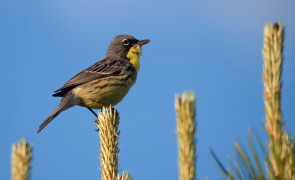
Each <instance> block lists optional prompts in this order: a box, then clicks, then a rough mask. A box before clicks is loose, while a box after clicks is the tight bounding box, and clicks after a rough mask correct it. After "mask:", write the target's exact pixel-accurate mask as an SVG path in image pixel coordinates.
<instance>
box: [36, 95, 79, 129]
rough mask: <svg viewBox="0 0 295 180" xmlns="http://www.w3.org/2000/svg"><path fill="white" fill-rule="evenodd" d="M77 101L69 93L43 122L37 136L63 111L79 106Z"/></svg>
mask: <svg viewBox="0 0 295 180" xmlns="http://www.w3.org/2000/svg"><path fill="white" fill-rule="evenodd" d="M77 104H78V103H77V100H76V98H75V96H74V95H73V94H72V92H71V91H70V92H68V93H67V94H66V95H65V96H64V97H63V98H62V99H61V101H60V104H59V105H58V106H57V107H56V108H55V109H54V111H53V112H52V113H51V114H50V115H49V116H48V117H47V118H46V119H45V120H44V121H43V122H42V124H41V125H40V126H39V129H38V131H37V134H38V133H40V132H41V131H42V130H43V129H44V128H45V127H46V126H47V125H48V124H49V123H50V122H51V121H52V120H53V119H54V118H56V116H58V115H59V114H60V113H61V112H62V111H65V110H67V109H68V108H70V107H72V106H75V105H77Z"/></svg>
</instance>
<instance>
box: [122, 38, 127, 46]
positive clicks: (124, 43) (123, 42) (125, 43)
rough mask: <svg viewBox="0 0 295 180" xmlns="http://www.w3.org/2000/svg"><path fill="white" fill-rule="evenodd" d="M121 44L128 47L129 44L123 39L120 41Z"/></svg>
mask: <svg viewBox="0 0 295 180" xmlns="http://www.w3.org/2000/svg"><path fill="white" fill-rule="evenodd" d="M121 42H122V44H123V45H125V46H128V45H129V42H128V40H127V39H123V40H122V41H121Z"/></svg>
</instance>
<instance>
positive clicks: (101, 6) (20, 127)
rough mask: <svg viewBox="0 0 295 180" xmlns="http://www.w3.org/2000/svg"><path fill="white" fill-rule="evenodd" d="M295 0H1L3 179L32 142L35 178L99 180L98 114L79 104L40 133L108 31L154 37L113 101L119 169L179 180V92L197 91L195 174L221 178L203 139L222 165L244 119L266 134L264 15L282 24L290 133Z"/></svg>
mask: <svg viewBox="0 0 295 180" xmlns="http://www.w3.org/2000/svg"><path fill="white" fill-rule="evenodd" d="M294 5H295V3H294V2H293V1H281V2H278V1H272V0H271V1H267V0H263V1H254V0H250V1H244V2H241V1H230V0H224V1H210V0H209V1H192V0H184V1H168V0H163V1H155V0H148V1H147V0H138V1H135V0H125V1H115V0H109V1H94V0H85V1H77V0H73V1H69V0H65V1H58V0H51V1H31V0H28V1H11V0H10V1H8V0H0V59H1V66H0V77H1V88H0V93H1V95H2V97H1V103H0V105H1V108H0V109H1V121H0V142H1V148H0V154H1V156H0V169H1V175H0V179H9V178H10V150H11V144H12V143H13V142H17V141H18V140H19V139H20V138H21V137H25V138H26V139H27V140H28V141H29V142H31V143H32V144H33V146H34V156H33V164H32V165H33V169H32V174H31V177H32V179H33V180H34V179H42V180H52V179H73V180H75V179H77V180H80V179H87V180H88V179H98V178H99V177H100V171H99V153H98V148H99V137H98V133H96V132H95V131H94V130H95V128H96V126H95V124H94V123H93V121H94V117H93V115H92V114H91V113H90V112H89V111H88V110H87V109H86V108H82V107H74V108H71V109H69V110H67V111H66V112H63V113H62V114H61V115H60V116H58V117H57V118H56V119H55V120H54V121H53V122H52V123H51V124H50V125H49V126H48V127H47V128H46V129H45V130H44V131H43V132H42V133H40V134H39V135H37V134H36V130H37V128H38V126H39V124H40V123H41V122H42V121H43V120H44V119H45V118H46V117H47V115H48V114H49V113H50V112H51V111H52V110H53V109H54V108H55V107H56V106H57V105H58V103H59V98H54V97H51V94H52V92H53V91H54V90H56V89H58V88H60V87H61V86H62V85H63V84H64V83H65V82H66V81H67V80H69V79H70V78H71V77H72V76H73V75H75V74H76V73H78V72H79V71H81V70H83V69H84V68H87V67H89V66H90V65H92V64H93V63H95V62H96V61H98V60H100V59H102V58H104V56H105V53H106V50H107V46H108V44H109V43H110V41H111V40H112V38H113V37H114V36H116V35H119V34H130V35H133V36H135V37H136V38H138V39H150V40H151V42H150V43H149V44H147V45H146V46H144V47H143V58H142V59H141V69H140V72H139V74H138V80H137V82H136V84H135V85H134V87H133V88H132V89H131V91H130V93H129V94H128V95H127V96H126V97H125V99H124V100H123V101H122V102H121V103H120V104H118V105H117V106H116V107H117V109H118V110H119V112H120V116H121V120H120V127H119V128H120V130H121V136H120V139H119V146H120V149H121V151H120V166H119V168H120V169H121V170H123V169H126V170H128V171H130V173H131V174H132V175H133V176H134V178H135V179H141V180H147V179H178V173H177V144H176V133H175V129H176V122H175V112H174V95H175V93H181V92H183V91H184V90H186V89H192V90H193V91H194V92H195V93H196V94H197V96H198V99H197V121H198V131H197V139H198V160H197V176H198V177H199V178H204V177H209V178H210V179H218V178H219V175H218V173H217V171H216V170H215V168H214V166H213V164H212V162H211V160H210V153H209V148H213V149H214V150H215V152H216V153H217V155H218V156H219V157H220V159H221V160H222V161H223V162H225V163H226V164H228V163H227V158H226V157H227V156H228V155H232V154H233V150H232V145H231V144H232V142H234V141H236V140H237V139H239V140H240V141H241V142H242V143H243V144H244V145H246V142H247V141H246V133H247V130H248V127H250V126H254V127H255V128H256V129H257V130H258V132H259V134H261V136H262V138H263V141H264V142H266V138H265V133H264V130H263V118H264V112H263V108H264V105H263V97H262V91H263V86H262V77H261V76H262V57H261V50H262V43H263V27H264V24H265V22H267V21H268V22H269V21H270V20H274V21H277V20H279V19H282V20H283V23H284V24H285V25H286V37H285V49H284V56H285V60H284V64H283V68H284V69H283V76H282V80H283V91H282V110H283V118H284V120H286V121H287V127H288V129H289V131H290V132H291V134H292V135H294V132H295V129H294V127H295V122H294V119H295V110H294V109H295V94H294V90H295V79H294V77H295V70H294V69H295V61H294V59H295V51H294V48H295V21H294V17H295V11H294V7H295V6H294Z"/></svg>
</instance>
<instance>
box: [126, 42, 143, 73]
mask: <svg viewBox="0 0 295 180" xmlns="http://www.w3.org/2000/svg"><path fill="white" fill-rule="evenodd" d="M141 55H142V51H141V48H140V46H139V45H135V46H133V47H131V48H130V50H129V51H128V53H127V58H128V59H129V61H130V63H131V64H132V65H133V66H134V68H135V69H136V70H139V68H140V64H139V56H141Z"/></svg>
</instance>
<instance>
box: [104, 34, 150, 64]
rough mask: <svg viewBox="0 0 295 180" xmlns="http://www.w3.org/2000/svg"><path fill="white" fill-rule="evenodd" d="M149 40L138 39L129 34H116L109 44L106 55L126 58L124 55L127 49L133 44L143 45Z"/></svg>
mask: <svg viewBox="0 0 295 180" xmlns="http://www.w3.org/2000/svg"><path fill="white" fill-rule="evenodd" d="M148 42H150V41H149V40H142V41H139V40H137V39H136V38H135V37H133V36H130V35H119V36H116V37H115V38H114V39H113V40H112V42H111V44H110V45H109V48H108V52H107V55H106V57H109V56H119V57H122V58H126V55H127V53H128V51H129V49H130V48H131V47H132V46H134V45H140V46H142V45H144V44H146V43H148Z"/></svg>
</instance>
